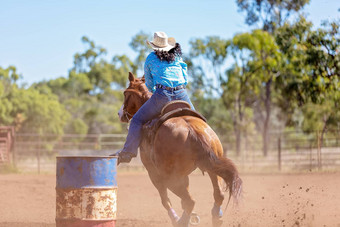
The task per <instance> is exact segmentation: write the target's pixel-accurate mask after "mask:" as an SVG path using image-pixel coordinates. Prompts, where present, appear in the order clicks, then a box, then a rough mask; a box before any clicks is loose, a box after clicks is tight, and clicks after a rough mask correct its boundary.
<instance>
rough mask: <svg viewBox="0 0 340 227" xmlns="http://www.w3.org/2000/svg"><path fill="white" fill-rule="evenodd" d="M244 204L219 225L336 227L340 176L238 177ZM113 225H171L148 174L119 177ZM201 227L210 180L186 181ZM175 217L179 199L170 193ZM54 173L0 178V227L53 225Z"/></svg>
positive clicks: (210, 199) (229, 211) (339, 216)
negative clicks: (240, 180)
mask: <svg viewBox="0 0 340 227" xmlns="http://www.w3.org/2000/svg"><path fill="white" fill-rule="evenodd" d="M241 177H242V179H243V182H244V195H243V201H242V202H241V204H240V205H239V206H238V207H235V206H232V205H231V206H229V207H228V209H227V211H226V213H225V214H224V216H223V221H224V223H223V226H336V227H340V193H339V188H340V173H310V174H276V175H241ZM118 186H119V188H118V221H117V226H124V227H127V226H137V227H149V226H150V227H152V226H157V227H158V226H161V227H163V226H164V227H166V226H171V225H170V221H169V220H168V217H167V212H166V211H165V210H164V209H163V207H162V205H161V203H160V198H159V196H158V192H157V190H156V189H155V188H154V187H153V185H152V184H151V182H150V180H149V178H148V176H147V175H146V173H123V174H119V175H118ZM190 191H191V194H192V195H193V197H194V198H195V199H196V206H195V211H196V212H197V213H198V214H199V216H200V218H201V224H200V225H199V226H211V224H210V218H211V217H210V210H211V208H212V206H213V196H212V186H211V184H210V180H209V178H208V176H202V175H198V174H194V175H192V176H191V177H190ZM170 199H171V201H172V203H173V206H174V208H175V209H176V211H177V213H178V214H181V209H180V201H179V199H178V198H177V197H175V196H174V195H172V194H171V193H170ZM54 219H55V176H54V175H24V174H7V175H0V226H6V227H17V226H20V227H40V226H55V224H54Z"/></svg>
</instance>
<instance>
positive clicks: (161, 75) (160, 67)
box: [144, 52, 188, 93]
mask: <svg viewBox="0 0 340 227" xmlns="http://www.w3.org/2000/svg"><path fill="white" fill-rule="evenodd" d="M144 75H145V85H146V86H147V88H148V89H149V91H151V92H152V93H153V92H154V91H155V86H156V84H161V85H164V86H167V87H177V86H179V85H187V83H188V72H187V64H186V63H185V62H184V61H183V59H182V58H181V57H176V58H175V61H173V62H170V63H169V62H167V61H161V60H159V58H158V57H157V55H156V54H155V52H151V53H150V54H149V56H148V57H147V58H146V60H145V64H144Z"/></svg>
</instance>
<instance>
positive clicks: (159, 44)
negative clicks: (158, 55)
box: [146, 32, 176, 51]
mask: <svg viewBox="0 0 340 227" xmlns="http://www.w3.org/2000/svg"><path fill="white" fill-rule="evenodd" d="M146 42H147V43H148V44H149V45H150V46H151V48H152V49H154V50H163V51H169V50H171V49H172V48H174V47H175V46H176V40H175V38H173V37H170V38H168V36H167V34H166V33H165V32H155V33H154V35H153V40H152V41H146Z"/></svg>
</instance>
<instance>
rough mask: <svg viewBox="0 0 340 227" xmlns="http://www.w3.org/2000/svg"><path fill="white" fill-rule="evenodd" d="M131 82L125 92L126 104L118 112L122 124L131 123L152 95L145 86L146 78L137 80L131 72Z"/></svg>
mask: <svg viewBox="0 0 340 227" xmlns="http://www.w3.org/2000/svg"><path fill="white" fill-rule="evenodd" d="M129 81H130V84H129V86H128V88H127V89H125V91H124V103H123V105H122V107H121V108H120V110H119V112H118V115H119V119H120V121H121V122H129V121H130V120H131V118H132V117H133V115H134V114H135V113H136V112H137V111H138V110H139V108H140V107H141V106H142V105H143V104H144V103H145V102H146V101H147V100H148V99H149V98H150V97H151V93H150V92H149V91H148V89H147V87H146V85H145V79H144V77H142V78H135V76H134V75H133V74H132V73H131V72H129Z"/></svg>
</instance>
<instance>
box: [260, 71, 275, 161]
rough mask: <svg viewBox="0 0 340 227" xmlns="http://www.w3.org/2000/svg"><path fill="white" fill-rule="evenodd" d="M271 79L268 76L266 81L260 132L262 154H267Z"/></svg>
mask: <svg viewBox="0 0 340 227" xmlns="http://www.w3.org/2000/svg"><path fill="white" fill-rule="evenodd" d="M272 82H273V79H272V77H270V79H269V80H268V81H267V82H266V86H265V89H266V91H265V92H266V96H265V110H266V116H265V120H264V125H263V133H262V141H263V155H264V156H267V154H268V143H269V135H268V127H269V121H270V114H271V85H272Z"/></svg>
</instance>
